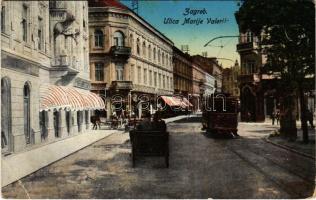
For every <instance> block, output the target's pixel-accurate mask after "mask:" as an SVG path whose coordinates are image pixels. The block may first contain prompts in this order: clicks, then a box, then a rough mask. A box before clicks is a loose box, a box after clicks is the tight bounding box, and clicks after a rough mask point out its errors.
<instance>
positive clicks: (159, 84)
mask: <svg viewBox="0 0 316 200" xmlns="http://www.w3.org/2000/svg"><path fill="white" fill-rule="evenodd" d="M158 81H159V82H158V87H160V88H161V74H159V79H158Z"/></svg>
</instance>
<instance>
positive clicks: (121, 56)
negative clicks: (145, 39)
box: [110, 46, 131, 61]
mask: <svg viewBox="0 0 316 200" xmlns="http://www.w3.org/2000/svg"><path fill="white" fill-rule="evenodd" d="M110 54H111V56H112V58H114V60H117V61H126V60H127V59H128V58H129V57H130V56H131V48H130V47H125V46H112V47H111V49H110Z"/></svg>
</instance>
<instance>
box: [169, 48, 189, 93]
mask: <svg viewBox="0 0 316 200" xmlns="http://www.w3.org/2000/svg"><path fill="white" fill-rule="evenodd" d="M192 70H193V69H192V61H191V58H190V55H189V54H187V53H184V52H182V51H181V50H180V49H178V48H177V47H173V77H174V93H175V94H182V95H184V96H187V95H191V94H192V92H193V88H192V87H193V86H192V83H193V79H192V76H193V74H192V73H193V72H192Z"/></svg>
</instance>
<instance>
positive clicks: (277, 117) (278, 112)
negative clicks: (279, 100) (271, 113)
mask: <svg viewBox="0 0 316 200" xmlns="http://www.w3.org/2000/svg"><path fill="white" fill-rule="evenodd" d="M279 121H280V111H277V113H276V123H277V125H279Z"/></svg>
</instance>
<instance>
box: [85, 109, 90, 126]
mask: <svg viewBox="0 0 316 200" xmlns="http://www.w3.org/2000/svg"><path fill="white" fill-rule="evenodd" d="M85 114H86V117H87V119H88V121H86V130H90V127H91V126H90V116H91V115H90V114H91V111H90V110H87V111H86V113H85Z"/></svg>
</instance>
